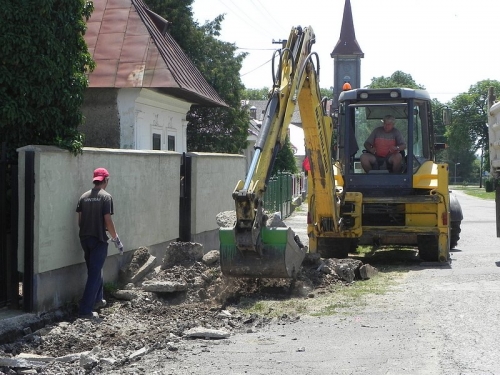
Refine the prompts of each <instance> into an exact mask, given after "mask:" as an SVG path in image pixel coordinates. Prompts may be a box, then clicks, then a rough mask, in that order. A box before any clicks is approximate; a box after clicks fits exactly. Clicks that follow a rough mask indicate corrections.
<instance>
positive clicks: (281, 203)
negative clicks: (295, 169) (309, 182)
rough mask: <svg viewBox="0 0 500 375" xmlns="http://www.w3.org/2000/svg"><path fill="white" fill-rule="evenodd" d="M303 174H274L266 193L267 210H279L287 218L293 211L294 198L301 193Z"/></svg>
mask: <svg viewBox="0 0 500 375" xmlns="http://www.w3.org/2000/svg"><path fill="white" fill-rule="evenodd" d="M303 181H304V178H303V175H302V174H292V173H278V174H276V175H274V176H272V177H271V178H270V180H269V183H268V185H267V190H266V194H265V195H264V209H265V210H266V211H267V212H279V213H280V214H281V218H282V219H285V218H287V217H288V216H290V215H291V214H292V212H293V209H294V207H293V205H292V200H293V199H294V198H296V197H298V196H299V195H301V192H302V187H303Z"/></svg>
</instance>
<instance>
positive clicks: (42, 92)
mask: <svg viewBox="0 0 500 375" xmlns="http://www.w3.org/2000/svg"><path fill="white" fill-rule="evenodd" d="M92 11H93V3H92V2H90V1H85V0H75V1H63V0H38V1H33V0H25V1H22V2H19V1H18V0H5V1H3V2H2V6H1V7H0V19H1V20H2V22H0V46H1V48H0V140H1V141H5V142H6V143H7V146H8V148H9V150H8V153H9V156H10V157H12V158H16V157H17V155H16V153H15V150H16V148H18V147H21V146H24V145H28V144H45V145H57V146H60V147H65V148H68V149H69V150H70V151H71V152H73V153H78V152H80V150H81V147H82V135H81V134H80V133H79V132H78V130H77V128H78V126H79V125H80V124H81V123H82V121H83V115H82V113H81V110H80V107H81V105H82V103H83V93H84V90H85V89H86V88H87V85H88V82H87V78H86V75H85V74H86V73H87V72H89V71H91V70H92V69H93V68H94V65H95V64H94V62H93V60H92V58H91V56H90V54H89V53H88V50H87V45H86V43H85V40H84V38H83V35H84V33H85V30H86V24H85V20H84V19H85V18H88V17H90V15H91V13H92Z"/></svg>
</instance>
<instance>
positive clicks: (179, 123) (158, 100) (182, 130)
mask: <svg viewBox="0 0 500 375" xmlns="http://www.w3.org/2000/svg"><path fill="white" fill-rule="evenodd" d="M136 90H139V91H136ZM117 100H118V111H119V114H120V119H121V120H120V133H121V146H120V147H121V148H132V149H137V150H151V149H153V133H157V134H160V135H161V150H167V149H168V144H167V141H168V136H169V135H170V136H174V137H175V151H176V152H187V142H186V125H187V121H186V113H187V112H188V111H189V109H190V108H191V103H188V102H185V101H182V100H178V99H176V98H173V97H170V96H166V95H164V94H160V93H157V92H155V91H152V90H148V89H133V88H131V89H122V90H120V93H119V95H118V99H117ZM134 129H135V131H134Z"/></svg>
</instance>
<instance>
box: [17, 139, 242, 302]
mask: <svg viewBox="0 0 500 375" xmlns="http://www.w3.org/2000/svg"><path fill="white" fill-rule="evenodd" d="M27 150H32V151H34V153H35V215H34V228H35V230H34V256H35V259H34V273H35V280H34V295H35V296H34V306H35V309H36V310H37V311H43V310H47V309H50V308H52V307H57V306H60V305H61V304H62V303H65V302H69V301H72V300H75V299H78V298H80V296H81V293H82V291H83V287H84V283H85V278H86V269H85V265H84V263H83V262H84V259H83V252H82V250H81V247H80V243H79V239H78V225H77V215H76V213H75V209H76V203H77V201H78V198H79V197H80V195H81V194H82V193H84V192H85V191H87V190H89V189H90V188H92V186H93V184H92V172H93V170H94V169H95V168H97V167H105V168H107V169H108V170H109V172H110V182H109V185H108V188H107V189H106V190H107V191H108V192H109V193H110V194H111V195H112V196H113V199H114V205H115V207H114V209H115V214H114V216H113V220H114V222H115V225H116V228H117V232H118V233H119V235H120V238H121V239H122V241H123V243H124V245H125V251H126V253H125V255H124V256H123V257H120V256H119V255H116V254H117V252H116V249H115V248H114V246H112V245H110V246H109V252H108V259H107V261H106V265H105V280H106V281H114V280H116V279H117V275H118V270H119V268H120V266H121V265H122V264H123V263H125V262H126V261H127V260H128V259H129V258H130V256H131V254H132V253H133V251H132V250H135V249H137V248H138V247H140V246H147V247H149V249H150V250H151V252H152V253H154V255H156V256H158V257H160V259H161V257H162V255H163V252H164V250H165V248H166V246H167V245H168V243H169V242H171V241H174V240H176V239H177V238H178V236H179V222H178V215H179V194H180V181H179V170H180V162H181V154H179V153H175V152H166V151H139V150H117V149H96V148H85V149H84V152H83V154H82V155H79V156H76V157H75V156H73V155H71V154H70V153H69V152H67V151H65V150H60V149H58V148H56V147H51V146H26V147H23V148H21V149H19V150H18V151H19V189H20V191H19V194H20V197H19V201H20V204H19V254H18V259H19V270H20V271H21V272H23V270H24V264H23V259H24V256H23V254H24V246H25V244H24V219H25V207H24V196H25V193H24V192H25V190H24V187H25V171H24V169H25V159H26V158H25V155H26V154H25V152H26V151H27ZM193 159H194V160H193V166H194V167H193V177H192V180H193V183H192V196H193V202H192V207H193V211H192V213H193V223H192V232H193V235H192V237H193V238H194V239H196V240H197V241H198V242H201V241H199V240H203V239H204V238H207V239H208V241H209V242H208V243H207V245H208V246H209V247H210V249H211V248H213V247H216V248H218V238H217V229H218V228H217V224H216V222H215V215H217V213H218V212H220V211H226V210H231V209H234V203H233V201H232V199H231V192H232V190H233V189H234V185H235V184H236V182H237V180H238V179H241V178H243V177H244V176H243V177H242V174H243V173H244V170H245V167H244V166H245V160H244V158H243V157H242V156H238V155H217V154H194V155H193ZM201 243H203V242H201ZM203 244H204V243H203ZM204 245H205V244H204Z"/></svg>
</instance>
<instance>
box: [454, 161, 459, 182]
mask: <svg viewBox="0 0 500 375" xmlns="http://www.w3.org/2000/svg"><path fill="white" fill-rule="evenodd" d="M457 165H460V163H455V185H456V184H457Z"/></svg>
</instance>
